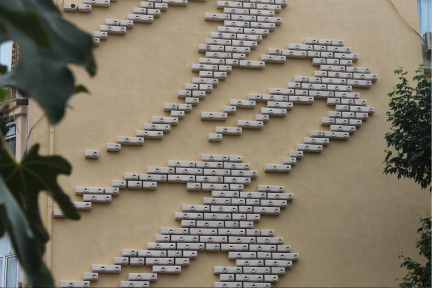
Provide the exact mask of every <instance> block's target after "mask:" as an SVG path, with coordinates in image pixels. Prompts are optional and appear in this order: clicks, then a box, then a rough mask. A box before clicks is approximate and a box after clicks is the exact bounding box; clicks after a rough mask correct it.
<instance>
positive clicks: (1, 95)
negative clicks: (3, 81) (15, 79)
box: [0, 88, 8, 102]
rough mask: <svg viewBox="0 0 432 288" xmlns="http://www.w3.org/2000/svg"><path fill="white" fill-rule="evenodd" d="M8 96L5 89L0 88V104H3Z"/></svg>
mask: <svg viewBox="0 0 432 288" xmlns="http://www.w3.org/2000/svg"><path fill="white" fill-rule="evenodd" d="M7 97H8V94H7V91H6V89H4V88H0V102H4V101H6V100H7Z"/></svg>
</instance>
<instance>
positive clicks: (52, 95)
mask: <svg viewBox="0 0 432 288" xmlns="http://www.w3.org/2000/svg"><path fill="white" fill-rule="evenodd" d="M9 40H12V41H15V42H17V43H19V44H20V47H22V52H21V55H20V61H19V63H18V66H17V68H16V69H14V70H13V71H9V72H7V71H6V69H5V67H4V66H0V74H2V75H0V92H1V91H4V89H2V88H4V87H14V88H16V89H17V90H18V91H19V92H20V93H21V94H22V95H24V96H27V97H32V98H33V99H34V100H36V101H37V102H38V103H39V104H40V106H41V107H42V109H44V110H45V112H46V114H47V116H48V118H49V120H50V122H51V123H52V124H56V123H58V122H59V121H60V120H61V118H62V117H63V115H64V110H65V107H67V102H68V100H69V98H70V97H71V96H72V95H73V94H75V93H79V92H87V89H86V88H85V87H84V86H82V85H77V86H76V85H75V80H74V77H73V75H72V72H71V71H70V70H69V68H68V67H67V66H68V65H69V64H70V63H74V64H77V65H79V66H81V67H83V68H85V69H86V70H87V71H88V72H89V74H90V75H94V74H95V73H96V65H95V62H94V58H93V55H92V51H91V49H92V47H93V39H92V37H91V35H89V34H87V33H85V32H83V31H81V30H80V29H78V28H77V27H76V26H75V25H73V24H71V23H69V22H67V21H65V20H64V19H63V18H62V16H61V13H60V11H59V10H58V8H57V7H56V6H55V5H54V4H53V1H51V0H38V1H34V0H2V1H0V43H3V42H5V41H9ZM0 101H3V107H2V108H1V109H0V116H2V115H7V114H8V113H9V112H10V111H11V110H13V109H15V108H16V106H15V107H11V106H12V104H11V103H8V102H6V97H5V93H3V92H1V93H0ZM17 105H18V104H17ZM4 135H5V134H4V133H2V134H1V135H0V136H1V137H0V141H1V143H2V145H0V236H2V235H4V233H5V232H7V233H8V236H9V237H10V239H11V242H12V245H13V248H14V251H15V252H16V254H17V256H18V259H19V261H20V264H21V266H22V267H23V268H24V270H25V272H26V275H27V282H28V283H27V285H29V286H33V287H54V286H55V284H54V280H53V278H52V275H51V273H50V271H49V270H48V268H47V267H46V265H45V264H44V262H43V260H42V256H43V254H44V252H45V244H46V243H47V241H48V240H49V235H48V233H47V231H46V230H45V228H44V226H43V223H42V219H41V215H40V212H39V207H38V195H39V193H40V192H42V191H44V192H47V193H48V194H49V195H50V196H51V197H52V198H53V199H54V200H55V201H56V202H57V203H58V204H59V206H60V208H61V209H62V210H63V213H64V214H65V215H66V217H68V218H70V219H79V214H78V212H77V211H76V210H75V208H74V207H73V205H72V203H71V201H70V198H69V197H68V196H67V195H66V194H65V193H64V192H63V191H62V189H61V188H60V186H59V185H58V184H57V177H58V175H60V174H65V175H69V174H70V173H71V169H72V168H71V166H70V164H69V163H68V162H67V161H66V160H65V159H64V158H62V157H60V156H40V155H39V154H38V150H39V145H38V144H36V145H34V146H33V147H32V148H30V150H29V152H28V153H26V155H24V157H23V159H22V161H21V162H20V163H17V162H16V161H15V159H14V157H13V156H12V155H11V154H10V153H9V151H8V150H7V148H6V145H5V140H4Z"/></svg>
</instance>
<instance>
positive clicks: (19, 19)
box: [0, 1, 51, 46]
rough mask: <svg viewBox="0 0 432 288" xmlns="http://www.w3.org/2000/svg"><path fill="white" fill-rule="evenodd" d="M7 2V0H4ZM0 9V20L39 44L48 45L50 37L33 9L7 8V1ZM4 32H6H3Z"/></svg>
mask: <svg viewBox="0 0 432 288" xmlns="http://www.w3.org/2000/svg"><path fill="white" fill-rule="evenodd" d="M5 2H8V1H5ZM4 4H6V5H2V6H1V9H0V20H1V21H3V23H4V22H8V23H9V25H11V26H13V27H14V28H15V29H17V30H19V31H21V32H22V33H24V34H25V35H27V36H28V37H30V38H31V39H32V40H33V41H34V42H36V44H38V45H40V46H48V45H49V44H50V42H51V38H50V36H49V34H48V32H47V31H46V29H45V27H44V26H43V24H42V22H41V21H40V19H39V15H38V14H37V13H36V12H35V11H19V10H18V11H17V10H13V9H9V8H8V7H6V6H8V5H7V3H4ZM3 33H4V34H6V33H7V32H3Z"/></svg>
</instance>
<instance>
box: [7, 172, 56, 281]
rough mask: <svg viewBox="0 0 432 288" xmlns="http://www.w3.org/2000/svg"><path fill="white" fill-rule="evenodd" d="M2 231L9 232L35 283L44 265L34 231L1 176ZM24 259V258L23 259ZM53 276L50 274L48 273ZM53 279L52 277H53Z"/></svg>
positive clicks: (29, 275)
mask: <svg viewBox="0 0 432 288" xmlns="http://www.w3.org/2000/svg"><path fill="white" fill-rule="evenodd" d="M0 222H1V225H0V232H1V235H3V234H4V232H8V236H9V237H10V239H11V241H12V243H13V246H14V250H15V253H17V255H18V258H19V259H20V263H21V265H22V266H23V268H24V270H25V271H26V273H27V275H28V281H29V283H35V282H36V278H37V274H38V272H39V269H40V266H41V265H43V263H42V261H41V255H40V253H39V250H38V249H37V244H36V241H35V240H34V239H33V233H32V231H31V229H30V227H29V225H28V223H27V219H26V217H25V214H24V213H23V211H22V209H21V207H20V205H19V204H18V203H17V201H16V200H15V198H14V197H13V196H12V193H11V192H10V190H9V188H8V187H7V186H6V184H5V183H4V181H3V178H2V177H1V176H0ZM21 259H22V260H21ZM48 276H49V278H51V276H50V275H48ZM49 278H48V279H49ZM51 281H52V278H51Z"/></svg>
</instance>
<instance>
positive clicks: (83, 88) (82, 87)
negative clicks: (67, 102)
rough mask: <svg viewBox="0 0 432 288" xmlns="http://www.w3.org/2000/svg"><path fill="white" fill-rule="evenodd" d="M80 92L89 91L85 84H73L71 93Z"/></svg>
mask: <svg viewBox="0 0 432 288" xmlns="http://www.w3.org/2000/svg"><path fill="white" fill-rule="evenodd" d="M81 92H83V93H89V94H91V93H90V91H88V90H87V88H86V87H85V86H83V85H77V86H75V88H74V92H73V94H78V93H81Z"/></svg>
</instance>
